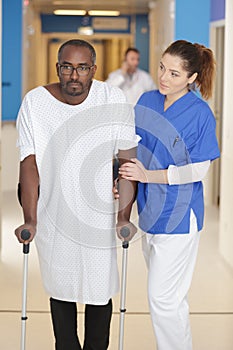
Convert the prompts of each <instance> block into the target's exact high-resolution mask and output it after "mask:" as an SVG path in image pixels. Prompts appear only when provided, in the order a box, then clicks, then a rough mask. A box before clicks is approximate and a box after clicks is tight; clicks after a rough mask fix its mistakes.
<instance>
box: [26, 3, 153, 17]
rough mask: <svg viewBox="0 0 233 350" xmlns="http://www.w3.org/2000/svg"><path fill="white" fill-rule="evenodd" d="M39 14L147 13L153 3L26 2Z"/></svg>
mask: <svg viewBox="0 0 233 350" xmlns="http://www.w3.org/2000/svg"><path fill="white" fill-rule="evenodd" d="M27 2H29V3H30V4H32V5H33V7H34V8H35V10H37V11H38V12H40V13H53V11H54V10H55V9H75V10H118V11H120V13H121V14H135V13H147V12H148V10H149V6H151V5H153V4H154V3H155V1H149V0H148V1H147V0H114V1H113V0H29V1H28V0H27Z"/></svg>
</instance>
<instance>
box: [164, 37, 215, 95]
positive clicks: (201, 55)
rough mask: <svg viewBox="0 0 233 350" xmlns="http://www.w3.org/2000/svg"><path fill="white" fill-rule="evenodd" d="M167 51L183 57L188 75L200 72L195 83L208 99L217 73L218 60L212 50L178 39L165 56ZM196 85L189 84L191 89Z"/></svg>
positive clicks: (169, 47) (184, 67)
mask: <svg viewBox="0 0 233 350" xmlns="http://www.w3.org/2000/svg"><path fill="white" fill-rule="evenodd" d="M166 53H168V54H169V55H172V56H178V57H180V58H181V60H182V61H183V69H184V70H186V71H187V72H188V77H191V76H192V75H193V74H194V73H197V74H198V75H197V78H196V80H195V85H196V87H198V88H199V90H200V93H201V95H202V97H203V98H204V99H205V100H208V99H209V98H210V97H211V96H212V93H213V87H214V79H215V73H216V62H215V59H214V55H213V52H212V50H210V49H209V48H207V47H205V46H204V45H201V44H198V43H195V44H192V43H191V42H189V41H186V40H177V41H175V42H173V43H172V44H171V45H170V46H168V48H167V49H166V50H165V51H164V53H163V56H164V55H165V54H166ZM195 85H194V86H189V88H190V90H191V89H193V90H194V89H195Z"/></svg>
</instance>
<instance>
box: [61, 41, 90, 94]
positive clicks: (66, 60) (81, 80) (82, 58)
mask: <svg viewBox="0 0 233 350" xmlns="http://www.w3.org/2000/svg"><path fill="white" fill-rule="evenodd" d="M56 67H57V75H58V77H59V80H60V83H61V88H62V90H63V92H64V93H65V94H67V95H70V96H80V95H82V94H86V93H88V91H89V88H90V86H91V82H92V79H93V77H94V75H95V72H96V65H93V62H92V58H91V52H90V50H89V49H88V48H86V47H78V46H71V45H68V46H65V47H64V49H63V50H62V52H61V56H60V60H59V62H58V63H57V65H56ZM72 67H73V68H77V67H79V69H80V68H81V70H83V71H82V72H80V73H79V72H78V71H77V70H75V69H73V68H72Z"/></svg>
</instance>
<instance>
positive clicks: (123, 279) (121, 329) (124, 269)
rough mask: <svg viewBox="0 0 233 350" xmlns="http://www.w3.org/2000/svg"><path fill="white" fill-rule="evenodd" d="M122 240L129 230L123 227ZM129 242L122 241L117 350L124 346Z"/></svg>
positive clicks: (128, 233)
mask: <svg viewBox="0 0 233 350" xmlns="http://www.w3.org/2000/svg"><path fill="white" fill-rule="evenodd" d="M120 234H121V236H122V237H124V238H127V237H129V235H130V230H129V228H128V227H126V226H124V227H122V229H121V232H120ZM128 247H129V242H128V241H126V240H124V241H123V242H122V248H123V252H122V273H121V301H120V325H119V350H123V345H124V321H125V312H126V308H125V293H126V277H127V258H128Z"/></svg>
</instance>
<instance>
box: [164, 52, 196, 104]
mask: <svg viewBox="0 0 233 350" xmlns="http://www.w3.org/2000/svg"><path fill="white" fill-rule="evenodd" d="M196 76H197V74H196V73H194V74H193V75H192V76H191V77H190V78H188V72H187V71H186V70H184V68H183V65H182V60H181V58H180V57H179V56H172V55H170V54H165V55H164V56H163V57H162V59H161V61H160V64H159V70H158V81H159V91H160V93H161V94H163V95H166V97H167V98H168V99H172V100H173V101H175V100H177V99H178V98H180V97H181V96H183V95H185V94H186V93H187V92H188V85H189V84H191V83H193V82H194V80H195V79H196Z"/></svg>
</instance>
